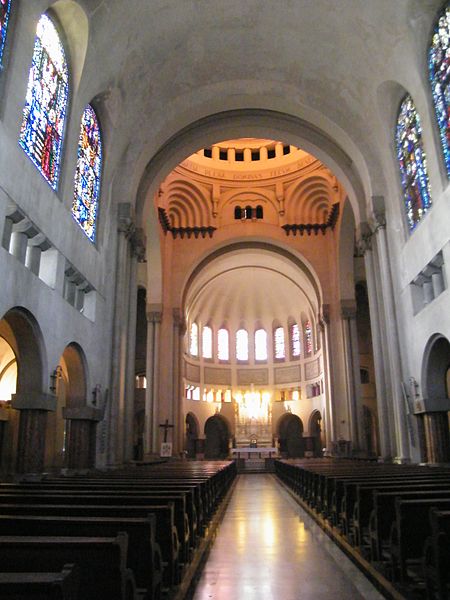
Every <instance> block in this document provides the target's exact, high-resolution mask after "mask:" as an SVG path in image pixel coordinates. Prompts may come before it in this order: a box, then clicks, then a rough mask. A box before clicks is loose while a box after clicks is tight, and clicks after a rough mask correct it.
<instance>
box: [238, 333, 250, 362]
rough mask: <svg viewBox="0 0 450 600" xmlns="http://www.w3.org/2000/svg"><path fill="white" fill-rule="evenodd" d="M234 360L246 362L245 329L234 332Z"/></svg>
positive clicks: (246, 334)
mask: <svg viewBox="0 0 450 600" xmlns="http://www.w3.org/2000/svg"><path fill="white" fill-rule="evenodd" d="M236 360H238V361H239V362H247V361H248V333H247V331H246V330H245V329H239V330H238V331H237V332H236Z"/></svg>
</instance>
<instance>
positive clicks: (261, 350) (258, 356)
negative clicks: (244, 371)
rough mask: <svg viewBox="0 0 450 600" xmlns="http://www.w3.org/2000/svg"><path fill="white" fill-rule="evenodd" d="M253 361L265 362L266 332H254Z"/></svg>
mask: <svg viewBox="0 0 450 600" xmlns="http://www.w3.org/2000/svg"><path fill="white" fill-rule="evenodd" d="M255 360H267V332H266V331H265V330H264V329H257V330H256V331H255Z"/></svg>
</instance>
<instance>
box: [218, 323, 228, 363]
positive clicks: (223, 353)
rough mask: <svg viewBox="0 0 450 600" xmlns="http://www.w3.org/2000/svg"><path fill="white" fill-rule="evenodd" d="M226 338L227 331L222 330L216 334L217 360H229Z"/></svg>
mask: <svg viewBox="0 0 450 600" xmlns="http://www.w3.org/2000/svg"><path fill="white" fill-rule="evenodd" d="M228 337H229V336H228V330H227V329H224V328H222V329H219V331H218V332H217V358H218V359H219V360H230V346H229V341H228Z"/></svg>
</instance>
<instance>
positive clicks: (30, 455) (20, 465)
mask: <svg viewBox="0 0 450 600" xmlns="http://www.w3.org/2000/svg"><path fill="white" fill-rule="evenodd" d="M11 407H12V408H14V409H16V410H19V411H20V417H19V436H18V444H17V462H16V470H17V472H18V473H42V472H43V470H44V459H45V433H46V426H47V412H49V411H54V410H56V397H55V396H53V395H49V394H43V393H40V392H28V393H27V392H22V393H18V394H14V395H13V397H12V402H11Z"/></svg>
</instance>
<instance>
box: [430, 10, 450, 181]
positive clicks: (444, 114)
mask: <svg viewBox="0 0 450 600" xmlns="http://www.w3.org/2000/svg"><path fill="white" fill-rule="evenodd" d="M428 67H429V76H430V82H431V91H432V94H433V101H434V108H435V111H436V118H437V123H438V126H439V133H440V137H441V144H442V151H443V153H444V160H445V166H446V169H447V175H448V176H449V177H450V6H447V7H446V8H445V9H444V11H443V12H442V13H441V15H440V17H439V20H438V22H437V25H436V27H435V29H434V33H433V38H432V40H431V44H430V48H429V55H428Z"/></svg>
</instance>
